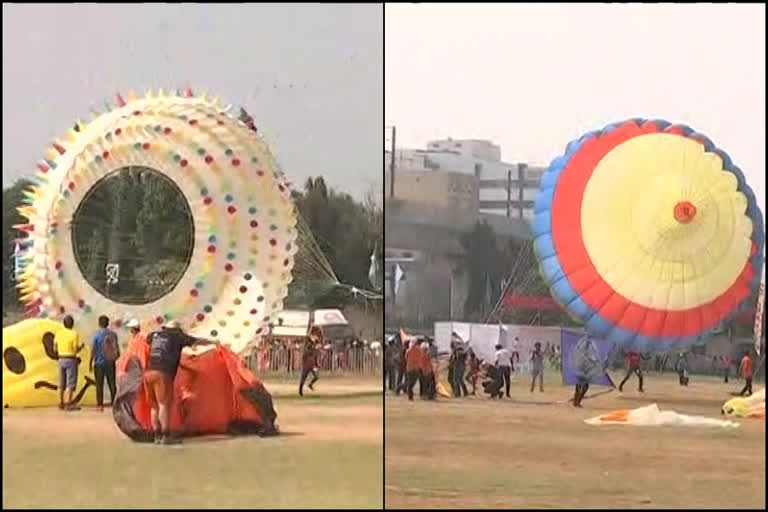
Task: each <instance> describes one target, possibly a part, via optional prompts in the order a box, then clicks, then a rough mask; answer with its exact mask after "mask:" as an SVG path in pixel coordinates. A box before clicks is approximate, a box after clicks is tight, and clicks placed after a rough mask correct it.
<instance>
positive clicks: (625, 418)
mask: <svg viewBox="0 0 768 512" xmlns="http://www.w3.org/2000/svg"><path fill="white" fill-rule="evenodd" d="M584 422H585V423H587V424H589V425H598V426H600V425H635V426H643V427H659V426H667V425H669V426H675V427H724V428H737V427H738V426H739V424H738V423H735V422H733V421H728V420H717V419H712V418H705V417H703V416H688V415H687V414H679V413H676V412H675V411H661V410H659V407H658V406H657V405H656V404H651V405H649V406H646V407H640V408H638V409H621V410H618V411H611V412H609V413H607V414H602V415H600V416H595V417H594V418H589V419H586V420H584Z"/></svg>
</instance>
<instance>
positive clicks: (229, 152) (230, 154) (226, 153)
mask: <svg viewBox="0 0 768 512" xmlns="http://www.w3.org/2000/svg"><path fill="white" fill-rule="evenodd" d="M232 153H234V151H232V150H231V149H227V150H226V151H224V154H225V155H227V156H232Z"/></svg>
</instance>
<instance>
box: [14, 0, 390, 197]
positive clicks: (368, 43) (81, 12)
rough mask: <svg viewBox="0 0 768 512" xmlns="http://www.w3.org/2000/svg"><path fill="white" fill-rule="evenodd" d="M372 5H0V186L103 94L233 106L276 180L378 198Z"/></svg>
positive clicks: (378, 51)
mask: <svg viewBox="0 0 768 512" xmlns="http://www.w3.org/2000/svg"><path fill="white" fill-rule="evenodd" d="M382 32H383V11H382V7H381V5H374V4H371V5H288V4H283V5H275V4H272V5H270V4H238V5H233V4H229V5H226V4H225V5H196V4H160V5H154V4H134V5H127V4H99V5H93V4H90V5H85V4H79V5H67V4H64V5H53V4H47V5H42V4H40V5H22V4H12V5H9V4H5V3H4V4H3V186H4V187H6V186H9V185H11V184H12V183H13V182H14V181H15V180H16V179H18V178H19V177H21V176H24V175H28V174H31V173H32V170H33V169H34V166H35V163H36V162H37V160H39V159H40V158H42V157H43V155H44V152H45V150H46V149H47V148H48V147H49V146H50V143H51V141H52V140H53V139H54V138H57V137H60V136H62V135H63V134H64V133H65V132H66V130H67V129H69V128H71V127H72V125H73V123H74V121H75V119H76V118H78V117H82V118H88V112H89V108H90V107H91V106H101V105H103V103H104V99H113V98H114V97H115V94H116V93H117V92H123V93H125V92H127V91H128V90H131V89H133V90H135V91H137V93H140V94H141V95H143V93H144V92H145V91H146V90H148V89H153V90H155V91H156V90H157V89H158V88H163V89H164V90H166V91H168V90H174V89H176V88H178V87H181V88H184V87H191V88H192V89H193V90H194V91H195V92H203V91H206V92H208V93H209V94H211V95H219V96H220V97H221V98H222V100H223V103H224V104H226V103H231V104H232V105H233V106H234V112H235V113H237V111H238V107H239V106H244V107H245V108H246V109H247V110H248V111H249V113H250V114H251V115H252V116H253V117H254V119H255V122H256V125H257V127H258V128H259V131H260V132H261V133H262V134H263V135H264V136H265V137H266V139H267V141H268V142H269V143H270V146H271V149H272V151H273V153H274V154H275V155H276V157H277V160H278V162H280V165H281V167H282V168H283V170H284V171H285V172H286V174H287V175H288V177H289V178H290V179H291V180H292V181H294V182H296V183H302V184H303V182H304V181H305V180H306V178H307V177H309V176H318V175H323V176H324V177H325V178H326V181H327V182H329V183H330V184H331V185H332V186H334V187H336V188H339V189H341V190H343V191H345V192H349V193H351V194H352V195H354V196H355V197H357V198H360V199H361V198H363V197H364V196H365V194H366V193H367V192H368V191H369V190H378V191H381V190H382V170H381V155H382V149H381V129H382V128H381V127H382V125H383V117H382V116H383V112H382V106H381V105H382V95H383V93H384V92H383V33H382Z"/></svg>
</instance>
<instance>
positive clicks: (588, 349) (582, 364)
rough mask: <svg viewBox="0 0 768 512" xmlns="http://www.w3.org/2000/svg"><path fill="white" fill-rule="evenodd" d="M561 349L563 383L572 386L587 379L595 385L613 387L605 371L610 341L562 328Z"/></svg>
mask: <svg viewBox="0 0 768 512" xmlns="http://www.w3.org/2000/svg"><path fill="white" fill-rule="evenodd" d="M561 349H562V372H563V384H565V385H571V386H573V385H576V384H580V383H583V382H584V381H587V382H589V383H590V384H595V385H597V386H610V387H614V384H613V381H612V380H611V377H610V376H609V375H608V373H607V368H608V363H609V360H610V357H611V352H612V351H613V343H612V342H610V341H605V340H601V339H597V338H592V337H591V336H587V335H586V334H584V333H581V332H575V331H567V330H565V329H563V331H562V333H561Z"/></svg>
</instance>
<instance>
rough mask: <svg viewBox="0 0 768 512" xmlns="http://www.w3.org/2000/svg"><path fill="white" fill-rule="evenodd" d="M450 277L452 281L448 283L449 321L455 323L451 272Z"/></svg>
mask: <svg viewBox="0 0 768 512" xmlns="http://www.w3.org/2000/svg"><path fill="white" fill-rule="evenodd" d="M448 275H449V278H450V281H448V283H449V285H448V286H449V288H448V297H449V299H448V301H449V304H448V320H450V321H453V272H450V273H449V274H448Z"/></svg>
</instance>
